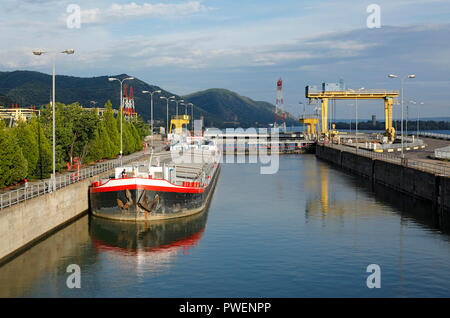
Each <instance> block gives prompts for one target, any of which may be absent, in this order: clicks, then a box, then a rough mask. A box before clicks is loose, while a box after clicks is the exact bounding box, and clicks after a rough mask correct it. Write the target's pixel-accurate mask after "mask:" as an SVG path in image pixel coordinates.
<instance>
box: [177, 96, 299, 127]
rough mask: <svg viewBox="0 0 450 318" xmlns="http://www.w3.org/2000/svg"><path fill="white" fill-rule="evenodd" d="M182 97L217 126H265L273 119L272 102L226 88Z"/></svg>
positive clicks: (273, 107)
mask: <svg viewBox="0 0 450 318" xmlns="http://www.w3.org/2000/svg"><path fill="white" fill-rule="evenodd" d="M183 98H184V100H185V101H188V102H191V103H193V104H194V105H198V106H199V107H200V108H201V109H202V110H203V112H202V115H203V116H204V117H205V120H206V122H207V123H208V124H209V125H213V126H216V127H219V128H220V127H232V126H241V127H249V126H259V125H263V126H267V125H268V124H270V123H273V120H274V110H275V106H274V105H273V104H270V103H267V102H261V101H254V100H252V99H250V98H248V97H245V96H241V95H239V94H237V93H235V92H232V91H229V90H226V89H221V88H212V89H208V90H205V91H201V92H196V93H193V94H190V95H186V96H184V97H183ZM194 116H195V114H194ZM293 121H294V119H293V118H292V117H289V118H288V124H292V122H293ZM236 122H237V123H236Z"/></svg>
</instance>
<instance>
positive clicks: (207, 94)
mask: <svg viewBox="0 0 450 318" xmlns="http://www.w3.org/2000/svg"><path fill="white" fill-rule="evenodd" d="M128 76H129V75H128V74H119V75H113V76H107V75H102V76H93V77H77V76H70V75H56V78H55V82H56V101H57V102H61V103H64V104H71V103H74V102H78V103H80V104H81V105H82V106H83V107H103V105H104V104H105V103H106V101H107V100H111V102H112V104H113V108H115V109H118V108H119V101H120V99H119V95H120V93H119V89H120V86H119V83H118V82H117V81H114V82H109V81H108V77H116V78H125V77H128ZM51 83H52V81H51V75H49V74H45V73H41V72H37V71H27V70H17V71H11V72H0V94H1V95H4V96H5V98H4V100H5V101H13V102H15V103H18V104H19V106H31V105H36V106H42V105H45V104H48V103H49V101H50V99H51ZM124 83H127V85H131V86H132V87H133V93H134V101H135V108H136V112H137V113H139V114H140V115H141V116H142V117H143V118H144V119H145V120H149V119H150V97H149V95H148V94H143V93H142V91H143V90H149V91H155V90H161V91H162V92H161V94H155V95H154V96H153V106H154V108H153V111H154V119H155V122H156V123H157V124H158V122H159V123H160V124H162V123H163V122H165V118H166V105H167V104H166V101H165V100H164V99H161V98H160V96H164V97H170V96H175V97H176V98H177V99H184V100H185V103H186V104H187V103H189V102H191V103H193V104H194V105H195V106H194V117H195V118H199V116H203V117H204V119H205V125H208V126H213V125H214V126H216V127H218V128H223V127H230V126H242V127H249V126H254V125H257V126H268V125H269V124H271V123H273V120H274V111H275V106H274V105H273V104H271V103H268V102H264V101H254V100H252V99H251V98H249V97H246V96H241V95H240V94H238V93H236V92H233V91H231V90H228V89H225V88H210V89H206V90H203V91H198V92H193V93H191V94H188V95H185V96H181V95H178V94H175V93H172V92H170V91H167V90H165V89H163V88H161V87H159V86H157V85H152V84H149V83H146V82H144V81H143V80H140V79H139V78H136V77H135V79H134V80H131V81H126V82H124ZM128 87H129V86H128ZM1 95H0V96H1ZM175 105H176V104H175V103H174V102H171V103H169V114H170V115H173V114H175V112H176V110H175V109H176V106H175ZM4 106H8V107H9V106H10V105H4ZM184 112H185V106H183V105H181V104H180V105H179V109H178V113H179V114H183V113H184ZM188 113H189V114H190V113H191V109H190V107H189V109H188ZM287 118H288V119H287V121H288V124H292V123H293V122H295V121H294V118H293V117H292V116H291V115H290V114H288V115H287Z"/></svg>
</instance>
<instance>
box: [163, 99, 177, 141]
mask: <svg viewBox="0 0 450 318" xmlns="http://www.w3.org/2000/svg"><path fill="white" fill-rule="evenodd" d="M159 98H160V99H165V100H166V102H167V105H166V135H168V134H169V100H172V99H173V98H175V96H170V97H164V96H161V97H159Z"/></svg>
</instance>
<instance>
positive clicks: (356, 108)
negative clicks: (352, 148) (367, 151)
mask: <svg viewBox="0 0 450 318" xmlns="http://www.w3.org/2000/svg"><path fill="white" fill-rule="evenodd" d="M363 89H364V87H361V88H359V89H358V92H357V94H355V141H356V150H358V148H359V145H358V94H359V93H360V92H361V91H362V90H363ZM351 91H354V92H356V91H355V90H353V89H351Z"/></svg>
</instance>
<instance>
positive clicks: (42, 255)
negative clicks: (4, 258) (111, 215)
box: [0, 215, 96, 297]
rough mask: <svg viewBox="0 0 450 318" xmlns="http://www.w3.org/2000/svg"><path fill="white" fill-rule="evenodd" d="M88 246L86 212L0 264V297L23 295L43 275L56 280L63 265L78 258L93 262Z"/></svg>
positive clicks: (86, 264)
mask: <svg viewBox="0 0 450 318" xmlns="http://www.w3.org/2000/svg"><path fill="white" fill-rule="evenodd" d="M88 247H89V235H88V216H87V215H86V216H84V217H82V218H81V219H79V220H77V221H75V222H74V223H72V224H70V225H69V226H67V227H65V228H63V229H61V230H59V231H58V232H56V233H54V234H53V235H51V236H49V237H47V238H45V239H44V240H42V241H41V242H39V243H38V244H37V245H35V246H33V247H32V248H30V249H28V250H26V251H25V252H23V253H22V254H20V255H18V256H17V257H15V258H14V259H12V260H11V261H9V262H8V263H6V264H3V265H1V266H0V297H20V296H23V295H26V294H27V293H28V292H29V291H31V289H32V288H33V284H34V283H35V282H36V281H39V278H41V277H42V276H45V275H48V276H49V278H50V279H51V280H54V281H56V280H57V276H58V275H64V274H65V271H66V267H67V265H69V264H72V263H75V264H80V259H82V260H83V264H84V265H85V266H88V265H89V264H92V263H95V261H96V255H95V254H92V253H90V252H91V251H90V250H89V248H88ZM55 269H56V271H55Z"/></svg>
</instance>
